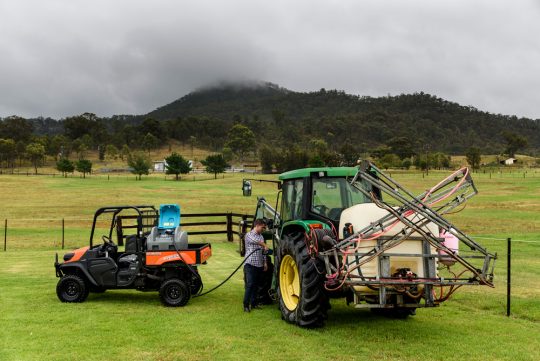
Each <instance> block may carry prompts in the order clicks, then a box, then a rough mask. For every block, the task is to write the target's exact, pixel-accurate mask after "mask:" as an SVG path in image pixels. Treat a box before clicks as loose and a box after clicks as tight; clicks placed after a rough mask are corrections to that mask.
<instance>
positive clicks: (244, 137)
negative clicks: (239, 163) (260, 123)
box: [226, 124, 256, 160]
mask: <svg viewBox="0 0 540 361" xmlns="http://www.w3.org/2000/svg"><path fill="white" fill-rule="evenodd" d="M255 145H256V143H255V134H253V132H252V131H251V129H249V128H248V127H246V126H245V125H242V124H236V125H234V126H233V127H232V128H231V129H230V130H229V133H228V134H227V143H226V146H227V147H229V148H231V150H232V151H233V152H234V153H236V154H237V155H238V157H239V158H240V159H242V160H243V159H244V156H245V155H246V154H247V153H248V152H250V151H255V150H256V149H255Z"/></svg>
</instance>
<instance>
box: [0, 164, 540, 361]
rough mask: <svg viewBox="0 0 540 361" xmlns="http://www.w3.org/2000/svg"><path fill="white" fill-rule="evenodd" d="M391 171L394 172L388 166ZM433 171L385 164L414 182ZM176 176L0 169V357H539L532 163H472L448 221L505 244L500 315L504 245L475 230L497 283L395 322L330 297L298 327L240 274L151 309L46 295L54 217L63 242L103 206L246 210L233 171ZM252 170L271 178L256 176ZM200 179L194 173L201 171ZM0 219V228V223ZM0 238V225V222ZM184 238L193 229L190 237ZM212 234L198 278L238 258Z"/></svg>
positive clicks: (263, 189) (537, 203)
mask: <svg viewBox="0 0 540 361" xmlns="http://www.w3.org/2000/svg"><path fill="white" fill-rule="evenodd" d="M393 173H394V172H393ZM443 174H446V173H444V172H443V173H441V172H439V173H437V172H432V173H430V175H429V176H428V177H425V178H422V176H421V174H412V173H406V174H402V173H396V174H393V175H395V176H396V178H397V179H398V180H399V181H400V182H402V183H403V184H404V185H405V186H407V187H408V188H411V189H414V190H415V191H416V192H421V191H422V190H425V189H426V188H428V187H429V186H430V185H433V184H435V183H436V182H437V181H438V180H439V179H440V178H441V177H442V176H443ZM197 177H198V179H196V180H195V181H193V180H192V179H191V178H190V177H189V178H188V179H187V180H183V181H181V182H174V181H165V180H163V177H158V176H156V177H151V178H147V179H144V180H143V181H140V182H137V181H134V180H133V178H132V177H125V176H119V177H112V178H111V179H110V180H109V181H107V179H106V178H103V177H102V178H97V177H95V178H90V179H78V178H68V179H60V178H57V177H56V178H52V177H38V178H36V177H25V176H5V175H4V176H0V192H1V197H2V205H3V207H2V208H1V209H0V220H2V222H3V219H5V218H7V219H8V222H9V228H8V251H7V252H0V310H1V312H0V322H1V325H2V326H3V327H1V330H0V340H1V341H0V342H1V344H0V360H102V359H110V360H207V359H216V360H238V359H262V360H270V359H272V360H281V359H289V360H305V359H310V360H327V359H332V360H350V359H360V360H361V359H366V360H486V359H488V360H538V359H540V348H539V347H538V345H539V344H540V276H539V275H538V270H539V269H540V261H539V257H540V243H528V242H527V243H526V242H518V241H519V240H525V241H531V242H535V241H540V216H538V215H539V214H540V174H538V175H536V174H535V173H533V172H530V171H529V173H528V174H527V176H526V178H523V176H522V175H521V176H519V173H514V174H504V175H502V176H492V178H491V179H490V178H489V174H483V173H479V174H475V175H474V178H475V180H476V183H477V186H478V188H479V190H480V194H479V195H478V196H477V197H475V198H473V199H472V200H471V201H470V202H469V204H468V206H467V208H466V209H465V210H464V211H463V212H461V213H458V214H456V215H453V216H452V220H453V221H455V223H456V225H458V226H459V227H460V228H462V229H463V230H464V231H466V232H467V233H468V234H470V235H472V236H473V238H474V236H478V237H487V238H496V239H504V238H506V237H512V238H514V239H516V240H517V241H516V242H515V243H514V244H513V253H514V257H513V269H512V275H513V315H512V317H510V318H507V317H506V316H505V302H506V296H505V292H506V243H505V242H504V241H499V240H487V239H481V238H478V239H477V240H478V242H479V243H481V244H483V245H485V246H486V247H487V248H488V249H489V250H491V251H494V252H497V253H498V254H499V256H500V258H499V260H498V261H497V266H496V281H495V285H496V287H495V288H494V289H491V288H487V287H475V288H468V289H465V290H463V289H461V290H460V291H458V292H457V293H456V294H455V296H453V297H452V298H451V299H450V300H449V301H447V302H446V303H444V304H443V305H442V306H441V307H439V308H434V309H421V310H418V311H417V315H416V316H414V317H411V318H409V319H408V320H392V319H387V318H383V317H376V316H373V315H372V314H371V313H370V312H369V311H365V310H355V309H354V308H352V307H349V306H347V305H346V304H345V301H344V300H342V299H335V300H333V301H332V309H331V310H330V312H329V319H328V322H327V325H326V327H325V328H322V329H317V330H304V329H300V328H297V327H294V326H291V325H289V324H287V323H285V322H284V321H282V320H281V319H280V313H279V311H278V309H277V306H267V307H265V308H264V309H263V310H255V311H254V312H252V313H250V314H244V313H243V312H242V307H241V299H242V296H243V284H242V276H241V274H240V273H238V274H236V275H235V276H234V277H233V278H232V280H231V281H230V282H229V283H227V284H226V285H225V286H223V287H222V288H220V289H219V290H217V291H215V292H213V293H211V294H209V295H207V296H203V297H200V298H195V299H192V300H190V302H189V303H188V305H187V306H186V307H184V308H178V309H170V308H165V307H163V306H161V304H160V302H159V298H158V295H157V293H156V292H148V293H141V292H137V291H107V292H106V293H104V294H92V295H90V296H89V298H88V300H87V302H85V303H83V304H63V303H61V302H60V301H58V299H57V298H56V294H55V285H56V282H57V279H56V277H55V276H54V268H53V261H54V253H55V252H60V253H61V252H62V251H61V250H59V245H60V239H61V238H60V237H61V228H60V225H61V219H62V218H65V219H66V244H67V248H74V247H79V246H82V245H86V244H87V242H88V240H87V238H88V233H89V226H90V221H91V216H92V214H93V212H94V211H95V209H96V208H98V207H100V206H104V205H111V204H136V203H148V204H154V205H159V204H160V203H179V204H180V205H181V207H182V211H183V212H185V213H195V212H225V211H234V212H241V213H243V212H247V213H252V212H253V210H254V205H255V202H256V199H255V197H251V198H247V197H242V196H241V189H240V186H241V179H242V176H241V175H234V176H233V175H226V176H225V178H221V179H218V180H216V181H214V180H211V179H208V178H209V177H208V176H204V175H201V176H197ZM265 178H272V177H269V176H265ZM202 179H205V180H202ZM253 193H254V195H264V196H265V197H267V199H268V200H269V201H270V202H271V203H274V201H275V190H274V186H273V185H271V184H265V183H254V192H253ZM0 229H2V231H3V228H1V227H0ZM1 235H2V236H3V233H1ZM190 239H192V240H193V239H196V238H195V237H193V238H190ZM196 240H198V241H203V240H204V241H206V240H207V241H211V242H212V246H213V253H214V255H213V257H212V258H211V259H210V261H209V263H208V264H207V265H205V266H202V267H201V269H200V270H201V275H202V277H203V280H204V282H205V288H206V289H209V288H211V287H212V286H213V285H216V284H218V283H219V282H220V281H221V280H222V279H224V278H225V277H226V276H227V275H228V274H229V273H230V272H231V271H232V270H233V269H234V268H235V267H236V265H237V264H238V263H239V262H240V261H241V258H240V257H239V255H238V253H237V251H236V250H237V248H238V245H237V244H236V243H228V242H225V241H223V237H219V236H213V237H210V238H203V237H199V238H198V239H196Z"/></svg>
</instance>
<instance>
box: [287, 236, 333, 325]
mask: <svg viewBox="0 0 540 361" xmlns="http://www.w3.org/2000/svg"><path fill="white" fill-rule="evenodd" d="M304 237H305V235H304V234H303V233H301V232H295V233H292V234H288V235H284V236H283V238H282V239H281V242H280V248H279V253H278V256H279V258H278V262H277V269H278V285H279V286H278V296H279V308H280V310H281V318H283V319H284V320H285V321H287V322H290V323H295V324H297V325H298V326H301V327H318V326H322V325H323V324H324V320H325V319H326V313H327V310H328V308H330V304H329V302H328V297H327V295H326V292H325V290H324V286H323V282H324V275H323V274H320V272H323V270H324V264H323V263H322V261H321V260H320V259H319V258H317V257H314V258H312V257H310V255H309V254H308V251H307V246H306V243H305V242H304Z"/></svg>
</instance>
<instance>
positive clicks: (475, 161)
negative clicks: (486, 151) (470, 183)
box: [465, 147, 481, 169]
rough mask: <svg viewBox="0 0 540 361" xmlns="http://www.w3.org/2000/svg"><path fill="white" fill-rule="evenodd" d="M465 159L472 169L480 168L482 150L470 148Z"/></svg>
mask: <svg viewBox="0 0 540 361" xmlns="http://www.w3.org/2000/svg"><path fill="white" fill-rule="evenodd" d="M465 157H466V158H467V163H469V165H470V166H471V167H472V169H478V168H480V161H481V153H480V148H478V147H470V148H469V149H467V152H465Z"/></svg>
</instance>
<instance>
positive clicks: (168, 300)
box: [159, 278, 191, 307]
mask: <svg viewBox="0 0 540 361" xmlns="http://www.w3.org/2000/svg"><path fill="white" fill-rule="evenodd" d="M190 296H191V293H190V290H189V288H188V286H187V285H186V284H185V283H184V281H182V280H179V279H178V278H171V279H168V280H166V281H164V282H163V283H162V284H161V287H160V288H159V298H160V299H161V302H162V303H163V304H164V305H165V306H169V307H181V306H185V305H186V304H187V303H188V301H189V298H190Z"/></svg>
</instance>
